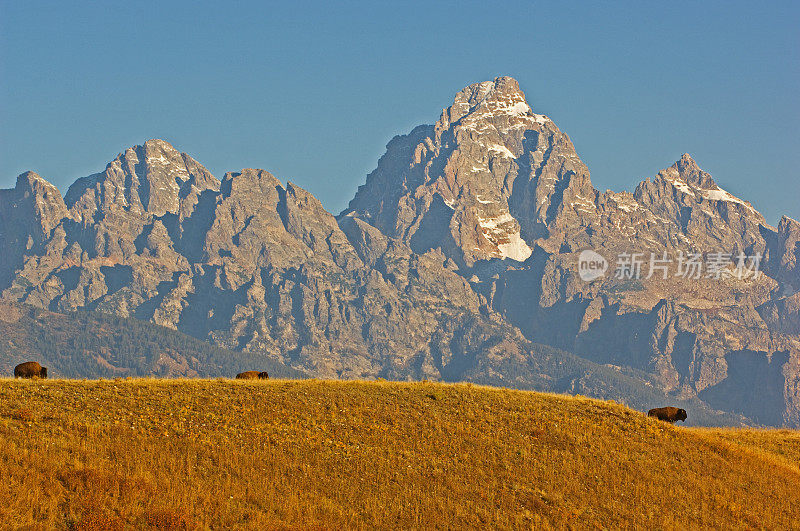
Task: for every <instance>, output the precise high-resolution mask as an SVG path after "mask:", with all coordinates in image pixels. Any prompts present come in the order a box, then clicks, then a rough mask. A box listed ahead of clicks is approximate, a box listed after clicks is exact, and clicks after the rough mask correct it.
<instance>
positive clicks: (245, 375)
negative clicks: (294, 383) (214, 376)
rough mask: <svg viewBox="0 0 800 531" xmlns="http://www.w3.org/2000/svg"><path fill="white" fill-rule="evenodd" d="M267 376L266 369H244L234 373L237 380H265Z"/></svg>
mask: <svg viewBox="0 0 800 531" xmlns="http://www.w3.org/2000/svg"><path fill="white" fill-rule="evenodd" d="M268 378H269V374H267V371H261V372H258V371H244V372H240V373H239V374H237V375H236V379H237V380H266V379H268Z"/></svg>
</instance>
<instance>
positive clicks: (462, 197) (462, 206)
mask: <svg viewBox="0 0 800 531" xmlns="http://www.w3.org/2000/svg"><path fill="white" fill-rule="evenodd" d="M587 187H588V188H587ZM593 194H594V190H593V189H591V184H590V183H589V173H588V170H587V169H586V166H585V165H584V164H583V163H582V162H581V161H580V159H579V158H578V156H577V154H576V153H575V148H574V146H573V145H572V142H571V141H570V140H569V137H567V135H565V134H563V133H562V132H561V131H560V130H559V129H558V128H557V127H556V126H555V124H554V123H553V122H552V120H550V119H549V118H547V117H546V116H544V115H541V114H536V113H534V112H533V110H532V109H531V107H530V105H528V102H527V100H526V99H525V94H524V93H523V92H522V91H521V90H520V88H519V83H517V81H516V80H515V79H514V78H511V77H498V78H495V79H494V80H492V81H484V82H481V83H475V84H472V85H470V86H468V87H466V88H464V89H463V90H461V91H459V92H458V93H457V94H456V96H455V98H454V99H453V103H452V105H450V106H449V107H448V108H446V109H444V110H443V111H442V114H441V116H440V118H439V120H438V121H437V122H436V124H435V126H434V127H433V130H431V129H428V128H420V127H418V128H416V129H414V130H413V131H412V132H411V133H410V134H409V135H406V136H403V137H397V138H395V139H394V140H393V141H392V142H390V143H389V145H388V146H387V153H386V155H385V156H384V157H382V158H381V160H380V161H379V163H378V168H377V169H376V170H375V171H374V172H373V173H372V174H370V175H369V176H368V177H367V183H366V184H365V185H364V186H363V187H361V188H359V191H358V193H357V194H356V197H355V198H354V199H353V201H351V203H350V207H349V209H348V210H347V211H345V212H344V213H343V214H346V215H349V214H352V215H356V216H358V217H361V218H362V219H364V220H365V221H367V222H368V223H370V224H373V225H374V226H376V227H378V228H379V229H381V230H382V231H384V233H386V234H388V235H389V236H392V237H398V238H400V239H402V240H403V241H404V242H406V243H408V244H409V245H410V246H411V247H412V249H414V250H415V251H417V252H424V251H426V250H428V249H434V248H439V249H441V250H442V251H443V252H444V253H445V255H446V256H448V257H449V258H452V259H453V260H455V261H456V263H458V264H459V265H461V266H465V267H471V266H472V265H473V264H475V263H476V262H477V261H481V260H492V259H510V260H513V261H517V262H521V261H524V260H526V259H527V258H528V257H529V256H530V254H531V252H532V249H531V242H532V241H533V240H534V239H536V238H537V237H539V236H541V234H542V233H543V232H545V231H546V229H545V227H546V225H547V223H549V222H550V221H552V219H553V218H555V217H556V216H557V215H558V214H559V205H560V204H561V202H562V201H563V198H564V197H573V196H575V197H577V196H587V197H588V196H593ZM592 200H593V199H592Z"/></svg>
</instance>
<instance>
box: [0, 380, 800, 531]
mask: <svg viewBox="0 0 800 531" xmlns="http://www.w3.org/2000/svg"><path fill="white" fill-rule="evenodd" d="M0 435H1V436H2V438H3V439H4V441H5V442H6V444H4V445H2V447H0V462H2V463H4V464H3V465H2V474H3V477H4V481H3V482H2V484H0V519H2V521H3V522H5V523H7V524H9V525H11V526H12V527H20V526H25V525H32V524H38V525H44V526H46V527H61V526H65V525H66V526H70V525H74V526H77V527H81V526H88V525H95V526H100V525H101V524H103V525H106V526H118V527H125V526H148V525H149V526H153V525H155V526H158V525H161V526H165V525H167V524H169V523H170V522H172V523H173V524H172V525H176V526H177V525H183V526H187V527H190V528H191V527H193V526H199V527H211V528H220V527H222V528H227V527H231V526H232V525H241V524H242V523H245V524H246V525H247V526H248V527H251V528H264V527H269V526H275V525H277V526H299V527H315V526H319V525H324V526H325V527H331V526H335V527H413V526H418V525H424V526H425V527H437V526H444V527H448V526H453V525H455V526H459V527H487V526H488V527H504V528H505V527H530V526H534V527H537V528H550V527H556V528H563V527H568V526H581V527H587V526H596V527H603V528H618V527H636V528H642V527H647V528H653V527H667V528H693V527H715V528H719V527H726V528H728V527H741V526H744V527H766V528H780V529H788V528H791V527H793V526H795V525H796V513H797V511H796V509H797V506H798V504H800V491H798V489H797V488H796V486H797V484H798V482H800V470H799V469H798V464H800V438H798V436H797V434H796V433H794V432H780V431H738V430H721V431H707V430H695V429H686V428H682V427H675V426H671V425H669V424H666V423H663V422H661V421H657V420H655V419H651V418H647V417H645V416H644V415H643V414H641V413H638V412H635V411H632V410H630V409H628V408H625V407H623V406H620V405H618V404H614V403H609V402H602V401H597V400H591V399H587V398H584V397H569V396H563V395H552V394H541V393H532V392H523V391H513V390H506V389H494V388H486V387H479V386H472V385H464V384H456V385H446V384H435V383H411V384H409V383H388V382H332V381H315V380H305V381H268V382H241V381H230V380H228V381H220V380H120V381H113V380H106V381H71V380H61V381H59V380H52V381H39V382H35V381H11V380H0ZM20 454H21V455H25V456H29V455H30V456H37V458H36V459H29V460H27V462H26V463H24V464H21V463H20V461H19V459H17V458H16V457H17V456H18V455H20ZM142 455H147V456H148V459H146V460H142V459H141V456H142ZM98 487H102V488H98ZM28 496H35V497H36V499H38V500H39V501H38V503H36V504H33V503H30V501H29V498H28Z"/></svg>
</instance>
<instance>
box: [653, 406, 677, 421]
mask: <svg viewBox="0 0 800 531" xmlns="http://www.w3.org/2000/svg"><path fill="white" fill-rule="evenodd" d="M647 416H648V417H655V418H657V419H658V420H663V421H665V422H672V423H674V422H675V421H678V420H682V421H686V410H685V409H680V408H677V407H672V406H669V407H657V408H655V409H651V410H650V411H648V412H647Z"/></svg>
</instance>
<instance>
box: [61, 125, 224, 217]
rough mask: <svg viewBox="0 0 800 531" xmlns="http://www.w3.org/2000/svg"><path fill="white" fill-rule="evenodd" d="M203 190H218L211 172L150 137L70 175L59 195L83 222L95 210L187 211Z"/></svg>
mask: <svg viewBox="0 0 800 531" xmlns="http://www.w3.org/2000/svg"><path fill="white" fill-rule="evenodd" d="M204 190H219V181H217V179H216V178H215V177H214V176H213V175H212V174H211V172H209V171H208V170H207V169H206V168H205V167H203V166H202V165H201V164H200V163H198V162H197V161H196V160H194V159H193V158H192V157H190V156H189V155H187V154H185V153H181V152H179V151H178V150H177V149H175V148H174V147H173V146H172V145H171V144H170V143H169V142H166V141H164V140H159V139H152V140H148V141H146V142H145V143H144V144H142V145H137V146H132V147H130V148H128V149H126V150H125V151H124V152H122V153H120V154H119V155H117V157H116V158H115V159H114V160H113V161H111V162H110V163H109V164H108V165H107V166H106V169H105V171H103V172H101V173H96V174H94V175H90V176H88V177H84V178H82V179H78V180H77V181H75V183H74V184H73V185H72V186H70V188H69V190H68V191H67V194H66V197H65V199H66V203H67V205H68V207H69V209H70V211H71V213H72V215H73V217H74V218H75V219H77V220H79V221H83V222H86V221H88V220H89V219H90V216H92V215H94V213H95V212H97V211H101V212H108V211H117V212H120V211H126V212H132V213H142V212H148V213H150V214H153V215H156V216H163V215H164V214H166V213H168V212H169V213H172V214H177V215H180V216H187V215H189V214H191V211H192V210H193V208H194V206H195V205H196V204H197V200H198V196H199V194H200V193H201V192H203V191H204Z"/></svg>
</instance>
